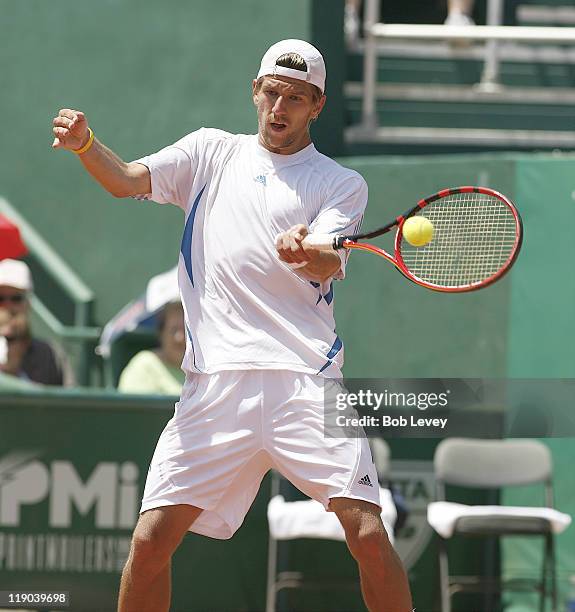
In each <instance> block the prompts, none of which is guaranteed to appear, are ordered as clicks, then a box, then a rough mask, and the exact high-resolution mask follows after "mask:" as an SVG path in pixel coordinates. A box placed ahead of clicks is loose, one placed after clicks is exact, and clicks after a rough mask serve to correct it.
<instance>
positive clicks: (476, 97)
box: [345, 0, 575, 149]
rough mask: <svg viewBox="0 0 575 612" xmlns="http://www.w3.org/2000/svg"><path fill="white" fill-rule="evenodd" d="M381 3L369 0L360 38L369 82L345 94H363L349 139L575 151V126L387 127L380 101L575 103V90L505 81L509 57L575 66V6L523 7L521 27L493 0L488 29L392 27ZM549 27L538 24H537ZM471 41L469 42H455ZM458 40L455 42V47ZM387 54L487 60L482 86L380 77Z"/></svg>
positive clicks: (359, 48) (351, 86)
mask: <svg viewBox="0 0 575 612" xmlns="http://www.w3.org/2000/svg"><path fill="white" fill-rule="evenodd" d="M379 1H380V0H365V12H364V36H365V38H364V39H363V40H358V41H357V42H356V43H355V51H359V52H360V53H363V66H364V67H363V74H364V77H363V82H362V83H357V82H348V83H347V84H346V86H345V95H346V97H348V98H361V104H362V110H361V121H360V123H359V124H356V125H352V126H350V127H348V128H347V130H346V134H345V138H346V142H347V143H349V144H357V143H361V144H365V143H382V144H409V145H415V144H421V145H424V144H429V143H433V144H440V145H450V144H451V145H467V146H474V145H478V146H485V145H488V146H492V147H496V148H497V147H502V148H504V147H509V146H511V147H514V148H539V147H541V148H561V149H565V148H574V147H575V129H574V128H575V126H573V125H566V126H565V129H564V130H549V129H504V128H494V129H485V128H482V129H478V128H472V127H471V128H469V129H461V128H460V127H459V128H450V127H421V126H419V127H411V126H387V127H383V126H379V125H378V118H377V108H376V103H377V101H378V100H379V101H383V102H385V101H386V100H396V101H397V100H405V101H421V102H426V101H430V102H432V101H435V102H438V101H441V102H454V103H461V104H466V103H468V102H475V103H477V102H481V103H485V104H490V103H493V104H497V103H506V104H520V103H523V104H524V103H533V104H539V105H554V106H564V107H565V108H568V107H569V106H571V105H573V103H574V102H575V88H570V87H516V86H506V85H501V84H500V79H499V70H500V64H501V63H502V62H517V63H522V62H523V63H532V64H533V63H538V64H563V65H570V66H571V65H573V66H575V27H564V26H569V25H575V7H573V6H548V5H546V6H537V5H532V4H529V5H520V6H519V7H518V9H517V19H518V22H519V23H520V24H526V25H518V26H502V25H500V24H501V20H502V12H503V0H488V11H487V23H488V25H485V26H473V25H470V26H454V25H449V26H447V25H412V24H384V23H380V22H379ZM534 23H538V24H549V25H546V26H541V25H539V26H534V25H532V24H534ZM454 41H455V42H459V43H460V42H461V41H466V43H467V44H465V45H462V44H453V42H454ZM450 43H451V44H450ZM380 57H388V58H421V59H425V60H432V59H439V60H445V59H452V60H453V59H471V60H481V61H483V66H484V67H483V73H482V77H481V80H480V81H479V82H478V83H476V84H475V85H463V84H461V85H456V84H441V85H439V84H429V83H382V82H377V62H378V58H380Z"/></svg>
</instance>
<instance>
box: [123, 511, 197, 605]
mask: <svg viewBox="0 0 575 612" xmlns="http://www.w3.org/2000/svg"><path fill="white" fill-rule="evenodd" d="M201 512H202V510H201V509H200V508H196V507H194V506H188V505H184V504H180V505H174V506H165V507H162V508H155V509H153V510H147V511H146V512H144V513H142V514H141V515H140V518H139V520H138V523H137V525H136V528H135V529H134V534H133V537H132V546H131V548H130V555H129V557H128V560H127V562H126V565H125V567H124V571H123V572H122V580H121V583H120V595H119V597H118V612H167V610H168V609H169V607H170V590H171V576H170V561H171V558H172V554H173V553H174V551H175V550H176V548H177V547H178V545H179V544H180V542H181V541H182V538H183V536H184V534H185V533H186V531H188V528H189V527H190V525H191V524H192V523H193V522H194V521H195V520H196V518H197V517H198V516H199V514H200V513H201Z"/></svg>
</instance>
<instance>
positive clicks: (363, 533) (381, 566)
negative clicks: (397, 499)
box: [330, 497, 412, 612]
mask: <svg viewBox="0 0 575 612" xmlns="http://www.w3.org/2000/svg"><path fill="white" fill-rule="evenodd" d="M330 509H331V510H333V511H334V512H335V513H336V514H337V517H338V519H339V520H340V522H341V524H342V527H343V529H344V531H345V539H346V542H347V546H348V548H349V550H350V552H351V554H352V556H353V557H354V559H355V560H356V561H357V564H358V567H359V575H360V580H361V591H362V594H363V598H364V601H365V604H366V606H367V608H368V610H370V612H411V610H412V603H411V596H410V594H409V585H408V582H407V576H406V575H405V571H404V569H403V566H402V563H401V561H400V559H399V557H398V556H397V553H396V552H395V550H394V549H393V546H392V545H391V543H390V542H389V539H388V537H387V533H386V531H385V528H384V527H383V523H382V521H381V516H380V512H381V510H380V508H379V507H378V506H376V505H375V504H371V503H368V502H366V501H362V500H358V499H350V498H345V497H335V498H332V499H331V502H330Z"/></svg>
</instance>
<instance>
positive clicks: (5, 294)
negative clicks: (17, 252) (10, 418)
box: [0, 259, 72, 386]
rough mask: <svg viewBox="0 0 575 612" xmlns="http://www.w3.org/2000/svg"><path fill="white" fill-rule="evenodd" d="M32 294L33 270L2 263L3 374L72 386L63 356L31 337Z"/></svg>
mask: <svg viewBox="0 0 575 612" xmlns="http://www.w3.org/2000/svg"><path fill="white" fill-rule="evenodd" d="M32 290H33V283H32V275H31V273H30V268H28V266H27V265H26V264H25V263H24V262H23V261H20V260H17V259H3V260H1V261H0V311H1V316H0V372H2V373H3V374H6V375H10V376H13V377H17V378H19V379H20V380H23V381H28V382H34V383H41V384H44V385H57V386H61V385H64V384H71V383H72V374H71V371H70V369H69V366H68V364H67V362H66V360H65V358H64V357H63V355H61V354H60V352H59V351H57V350H55V349H54V348H53V347H52V346H51V345H50V344H48V343H47V342H44V341H43V340H39V339H37V338H34V337H33V336H32V332H31V329H30V321H29V311H30V304H29V301H28V296H29V294H30V293H31V292H32Z"/></svg>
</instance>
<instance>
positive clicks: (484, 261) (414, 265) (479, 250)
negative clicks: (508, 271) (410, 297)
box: [400, 193, 517, 287]
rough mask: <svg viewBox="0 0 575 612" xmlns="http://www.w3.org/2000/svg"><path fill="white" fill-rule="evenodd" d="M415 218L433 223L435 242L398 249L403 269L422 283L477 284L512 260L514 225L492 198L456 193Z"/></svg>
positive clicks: (509, 214)
mask: <svg viewBox="0 0 575 612" xmlns="http://www.w3.org/2000/svg"><path fill="white" fill-rule="evenodd" d="M417 214H418V215H420V216H423V217H426V218H427V219H429V220H430V221H431V223H433V226H434V232H433V239H432V240H431V242H430V243H429V244H428V245H426V246H423V247H413V246H411V245H410V244H409V243H407V242H406V241H405V240H404V239H403V240H402V241H401V245H400V251H401V257H402V258H403V261H404V263H405V266H406V267H407V268H408V270H409V271H410V272H411V273H412V274H413V275H414V276H416V277H417V278H419V279H421V280H424V281H426V282H429V283H432V284H437V285H443V286H446V287H458V286H462V285H468V284H469V285H471V284H474V283H480V282H482V281H485V280H486V279H488V278H490V277H492V276H493V275H495V274H497V273H498V272H499V271H500V270H501V269H502V268H504V267H505V266H506V265H507V264H508V262H509V261H510V260H511V258H512V256H513V253H514V251H515V247H516V243H517V222H516V219H515V216H514V215H513V213H512V211H511V210H510V208H509V207H508V206H507V204H506V203H505V202H503V201H501V200H499V198H497V197H495V196H491V195H487V194H481V193H456V194H452V195H448V196H445V197H443V198H440V199H439V200H436V201H435V202H432V203H430V204H428V205H427V206H426V207H425V208H423V209H422V210H421V211H420V212H419V213H417Z"/></svg>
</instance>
